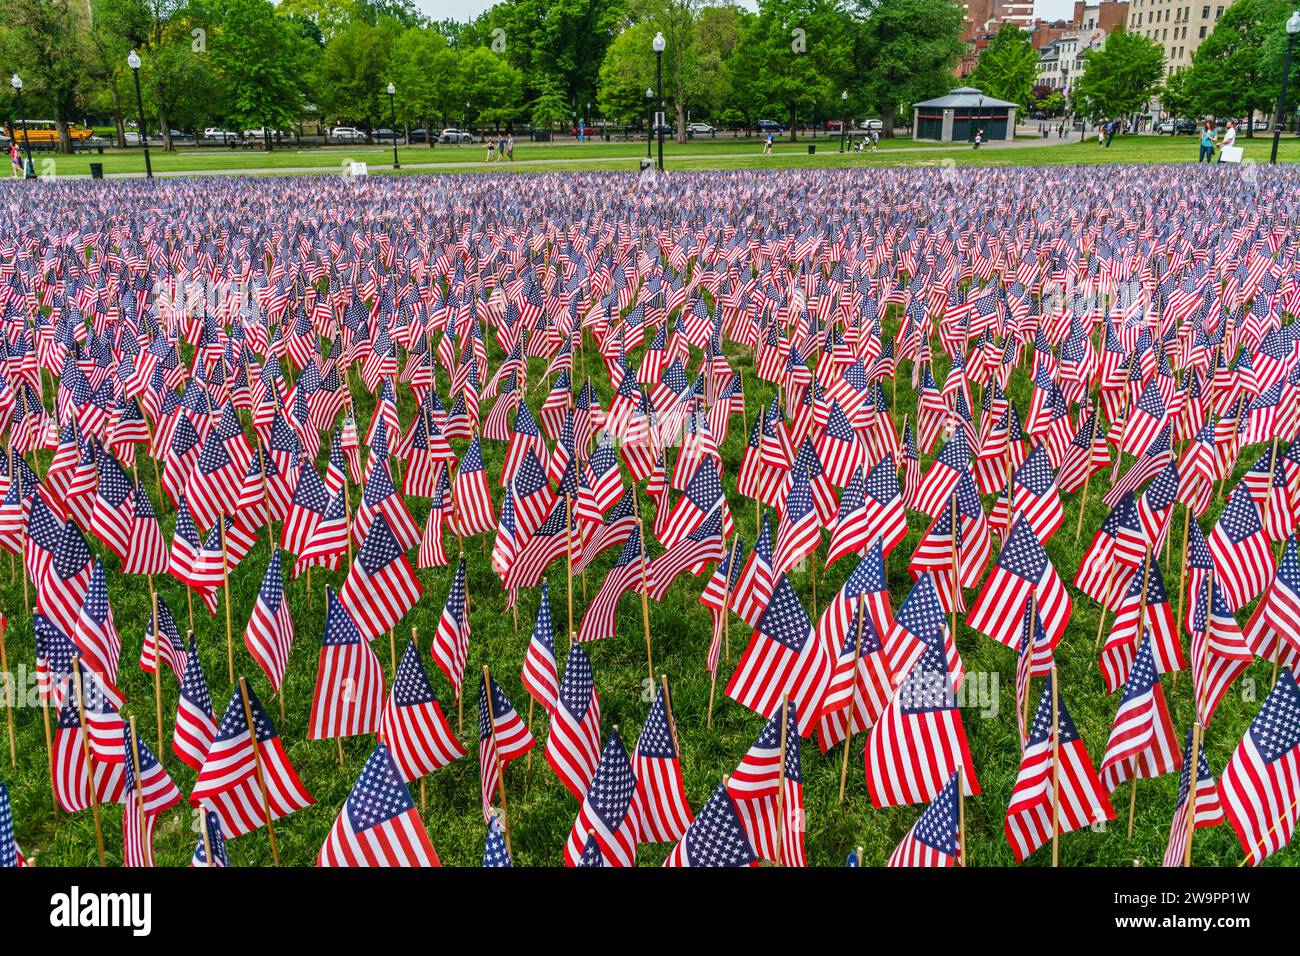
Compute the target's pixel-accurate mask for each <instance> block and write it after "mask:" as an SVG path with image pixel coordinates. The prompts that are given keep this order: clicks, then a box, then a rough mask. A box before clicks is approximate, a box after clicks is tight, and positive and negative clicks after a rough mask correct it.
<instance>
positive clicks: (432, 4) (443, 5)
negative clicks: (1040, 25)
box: [415, 0, 1074, 20]
mask: <svg viewBox="0 0 1300 956" xmlns="http://www.w3.org/2000/svg"><path fill="white" fill-rule="evenodd" d="M495 2H496V0H415V5H416V6H417V7H419V8H420V10H421V11H422V12H423V13H424V14H425V15H426V16H428V17H431V18H432V19H434V20H445V19H448V18H450V19H452V20H469V19H472V18H473V17H476V16H478V15H479V14H480V13H482V12H483V11H484V10H486V9H487V8H488V7H490V6H492V5H493V4H494V3H495ZM739 2H740V4H741V6H745V7H749V8H750V9H751V10H754V9H757V6H758V4H757V3H756V2H755V0H739ZM1073 10H1074V0H1035V4H1034V12H1035V13H1036V14H1037V15H1038V16H1040V17H1042V18H1043V19H1044V20H1056V19H1060V18H1068V17H1069V16H1070V13H1071V12H1072V11H1073Z"/></svg>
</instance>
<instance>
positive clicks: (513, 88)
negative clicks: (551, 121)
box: [459, 46, 568, 129]
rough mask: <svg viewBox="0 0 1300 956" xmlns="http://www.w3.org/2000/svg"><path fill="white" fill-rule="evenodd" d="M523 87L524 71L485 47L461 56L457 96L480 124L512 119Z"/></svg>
mask: <svg viewBox="0 0 1300 956" xmlns="http://www.w3.org/2000/svg"><path fill="white" fill-rule="evenodd" d="M523 88H524V77H523V74H522V73H520V72H519V70H517V69H515V68H514V67H513V66H511V65H510V64H509V63H508V62H507V61H506V59H505V57H503V56H501V55H500V54H499V53H493V52H492V51H491V49H489V48H488V47H485V46H478V47H474V48H473V49H472V50H470V51H468V52H467V53H464V54H463V55H462V56H461V59H460V83H459V91H460V97H461V99H463V100H464V102H465V104H466V105H467V106H468V107H469V110H470V114H471V116H473V117H475V118H477V119H478V121H479V123H480V124H483V123H491V124H492V125H493V126H495V127H497V128H498V129H499V128H500V126H501V124H502V123H511V122H513V121H514V119H515V117H516V115H517V113H518V110H519V104H520V100H521V97H522V96H523ZM565 113H566V114H567V113H568V109H567V108H566V109H565Z"/></svg>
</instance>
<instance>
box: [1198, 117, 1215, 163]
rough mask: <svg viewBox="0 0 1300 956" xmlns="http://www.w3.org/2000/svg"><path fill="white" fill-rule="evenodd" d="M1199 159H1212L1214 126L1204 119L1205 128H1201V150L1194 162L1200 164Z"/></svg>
mask: <svg viewBox="0 0 1300 956" xmlns="http://www.w3.org/2000/svg"><path fill="white" fill-rule="evenodd" d="M1201 160H1205V162H1206V163H1211V162H1213V161H1214V127H1213V126H1212V125H1210V121H1209V120H1206V121H1205V128H1204V129H1202V130H1201V151H1200V153H1198V154H1197V156H1196V163H1197V165H1200V162H1201Z"/></svg>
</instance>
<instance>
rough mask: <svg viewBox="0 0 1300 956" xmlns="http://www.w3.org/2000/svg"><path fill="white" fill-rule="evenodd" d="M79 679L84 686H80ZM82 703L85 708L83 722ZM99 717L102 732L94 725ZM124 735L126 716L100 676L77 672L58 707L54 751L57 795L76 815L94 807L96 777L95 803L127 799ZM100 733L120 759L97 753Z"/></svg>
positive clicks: (55, 795)
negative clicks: (118, 710)
mask: <svg viewBox="0 0 1300 956" xmlns="http://www.w3.org/2000/svg"><path fill="white" fill-rule="evenodd" d="M78 680H79V681H80V689H78V688H77V682H78ZM82 707H84V708H85V711H86V721H85V723H84V724H83V722H82V718H81V709H82ZM97 721H98V723H99V725H100V727H101V728H102V729H101V730H100V731H97V730H96V727H95V725H96V722H97ZM121 733H122V721H121V718H120V717H117V716H116V710H115V709H114V708H113V707H112V705H111V703H110V702H109V701H108V700H107V699H106V698H105V696H104V692H103V690H101V689H100V686H99V682H98V680H96V678H95V676H94V675H93V674H90V673H86V672H82V673H81V674H80V677H79V678H78V677H77V676H75V675H74V676H73V678H72V686H71V687H69V688H67V692H66V693H65V695H64V703H63V706H62V708H61V709H60V710H59V715H58V722H57V724H56V725H55V730H54V749H53V753H52V755H51V771H52V774H53V789H54V797H55V799H56V800H57V801H58V804H59V806H60V807H61V808H62V809H63V810H65V811H67V812H68V813H76V812H77V811H78V810H85V809H86V808H87V807H89V806H90V805H91V802H92V796H91V789H90V781H91V780H93V781H94V797H93V800H94V802H95V803H121V802H122V794H123V791H124V788H125V778H124V775H123V764H122V760H121V756H122V747H121ZM83 735H85V736H84V738H83ZM97 735H98V736H101V737H104V738H106V741H107V740H112V741H113V743H114V745H115V746H114V747H113V749H115V750H116V759H113V760H112V761H108V760H104V759H102V757H103V756H104V755H103V754H100V753H96V751H97V749H98V748H97V745H96V736H97ZM87 751H89V753H88V752H87ZM87 761H89V766H88V765H87Z"/></svg>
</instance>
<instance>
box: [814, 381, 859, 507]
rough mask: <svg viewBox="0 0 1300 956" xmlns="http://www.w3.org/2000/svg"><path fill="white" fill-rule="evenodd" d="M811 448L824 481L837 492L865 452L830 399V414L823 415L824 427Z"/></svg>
mask: <svg viewBox="0 0 1300 956" xmlns="http://www.w3.org/2000/svg"><path fill="white" fill-rule="evenodd" d="M814 447H815V448H816V450H817V457H818V458H820V459H821V463H822V468H823V469H824V470H825V472H826V477H827V479H828V480H829V481H830V483H831V484H833V485H837V486H838V487H840V488H843V487H844V486H845V485H847V484H848V483H849V479H850V477H852V475H853V473H854V471H855V470H856V469H857V468H858V467H860V466H861V465H862V464H863V463H864V459H865V457H866V449H865V448H864V447H863V445H862V442H861V439H859V437H858V433H857V432H855V431H854V430H853V425H852V424H851V423H850V422H849V419H848V416H847V415H845V414H844V410H843V409H842V408H841V407H840V403H839V402H838V401H836V400H834V399H832V400H831V405H830V411H829V412H828V413H827V418H826V426H825V428H823V429H822V431H821V434H820V435H818V437H817V441H816V443H815V445H814Z"/></svg>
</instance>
